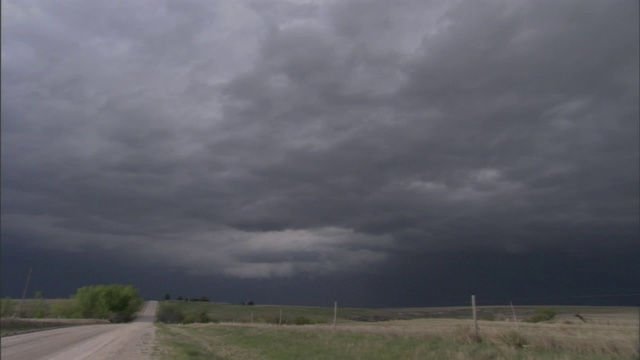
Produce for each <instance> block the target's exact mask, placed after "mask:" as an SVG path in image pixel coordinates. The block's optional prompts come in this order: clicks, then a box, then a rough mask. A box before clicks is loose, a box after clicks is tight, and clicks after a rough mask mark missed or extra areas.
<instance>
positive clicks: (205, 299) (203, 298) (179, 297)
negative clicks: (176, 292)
mask: <svg viewBox="0 0 640 360" xmlns="http://www.w3.org/2000/svg"><path fill="white" fill-rule="evenodd" d="M164 299H165V300H166V301H168V300H171V295H169V294H165V295H164ZM176 300H177V301H203V302H210V301H211V300H209V298H208V297H207V296H201V297H188V296H187V297H185V298H183V297H182V296H178V297H177V298H176Z"/></svg>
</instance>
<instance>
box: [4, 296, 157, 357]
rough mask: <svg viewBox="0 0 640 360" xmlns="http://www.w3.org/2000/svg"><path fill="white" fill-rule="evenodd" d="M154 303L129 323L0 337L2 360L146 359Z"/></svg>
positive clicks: (149, 343) (151, 348) (151, 341)
mask: <svg viewBox="0 0 640 360" xmlns="http://www.w3.org/2000/svg"><path fill="white" fill-rule="evenodd" d="M157 306H158V302H157V301H149V302H147V303H146V305H145V307H144V309H142V311H141V312H140V315H139V316H138V318H137V319H136V320H135V321H134V322H132V323H129V324H104V325H85V326H73V327H67V328H62V329H55V330H47V331H39V332H34V333H29V334H24V335H16V336H9V337H5V338H2V341H1V353H0V355H1V358H2V360H38V359H50V360H75V359H95V360H104V359H122V360H128V359H131V360H138V359H140V360H143V359H145V360H148V359H151V353H152V351H153V340H154V337H155V328H154V326H153V322H154V319H155V313H156V308H157Z"/></svg>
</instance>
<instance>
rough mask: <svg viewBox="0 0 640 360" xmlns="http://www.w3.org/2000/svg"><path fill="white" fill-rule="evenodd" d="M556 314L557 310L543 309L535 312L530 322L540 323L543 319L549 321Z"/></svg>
mask: <svg viewBox="0 0 640 360" xmlns="http://www.w3.org/2000/svg"><path fill="white" fill-rule="evenodd" d="M555 316H556V312H555V311H553V310H551V309H542V310H538V311H536V313H535V314H533V316H532V317H531V318H529V320H528V321H529V322H532V323H538V322H542V321H549V320H551V319H553V318H554V317H555Z"/></svg>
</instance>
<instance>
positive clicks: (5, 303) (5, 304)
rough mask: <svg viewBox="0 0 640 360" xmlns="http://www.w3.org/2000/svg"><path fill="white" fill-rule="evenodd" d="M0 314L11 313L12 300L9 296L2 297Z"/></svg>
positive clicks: (6, 314)
mask: <svg viewBox="0 0 640 360" xmlns="http://www.w3.org/2000/svg"><path fill="white" fill-rule="evenodd" d="M0 315H1V316H2V317H8V316H11V315H13V300H12V299H11V298H10V297H6V298H4V299H2V309H0Z"/></svg>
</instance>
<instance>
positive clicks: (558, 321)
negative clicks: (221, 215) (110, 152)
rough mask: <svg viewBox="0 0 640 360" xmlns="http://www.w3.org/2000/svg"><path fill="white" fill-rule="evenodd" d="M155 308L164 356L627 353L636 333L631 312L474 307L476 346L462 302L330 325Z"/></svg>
mask: <svg viewBox="0 0 640 360" xmlns="http://www.w3.org/2000/svg"><path fill="white" fill-rule="evenodd" d="M160 308H161V309H165V311H166V310H167V309H170V311H169V312H168V313H170V314H171V313H173V314H174V315H175V314H179V316H181V317H178V318H176V319H174V320H175V321H170V322H173V323H174V324H173V325H170V324H159V325H158V341H159V343H160V345H162V346H163V347H164V349H165V353H164V355H163V356H165V357H164V358H166V359H301V358H304V359H334V358H343V359H388V358H402V359H424V358H429V359H631V358H634V357H637V341H638V336H639V335H638V318H637V309H635V308H616V307H552V309H551V308H549V307H517V308H515V312H516V315H517V319H518V321H517V322H516V321H513V311H512V309H511V308H510V307H483V308H481V309H480V313H481V314H483V315H484V316H481V317H480V318H481V319H484V320H480V321H479V329H480V331H479V336H480V340H481V341H480V342H478V341H477V338H476V337H475V334H474V333H473V332H472V331H471V329H472V327H473V325H472V320H471V319H470V318H471V311H470V310H469V309H463V308H415V309H351V308H340V309H338V321H337V327H336V328H334V327H333V326H332V324H333V309H332V308H317V307H296V306H282V307H280V306H242V305H221V304H211V303H202V302H197V303H192V302H178V301H174V302H171V301H169V302H163V303H161V305H160ZM160 312H161V311H160ZM160 312H159V315H160ZM280 313H282V319H280ZM576 314H580V317H576V316H575V315H576ZM489 315H490V316H489ZM542 315H544V316H542ZM551 315H553V316H551ZM198 319H200V320H203V321H200V320H198ZM198 322H203V323H204V322H208V323H206V324H199V323H198ZM295 325H305V326H295Z"/></svg>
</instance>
